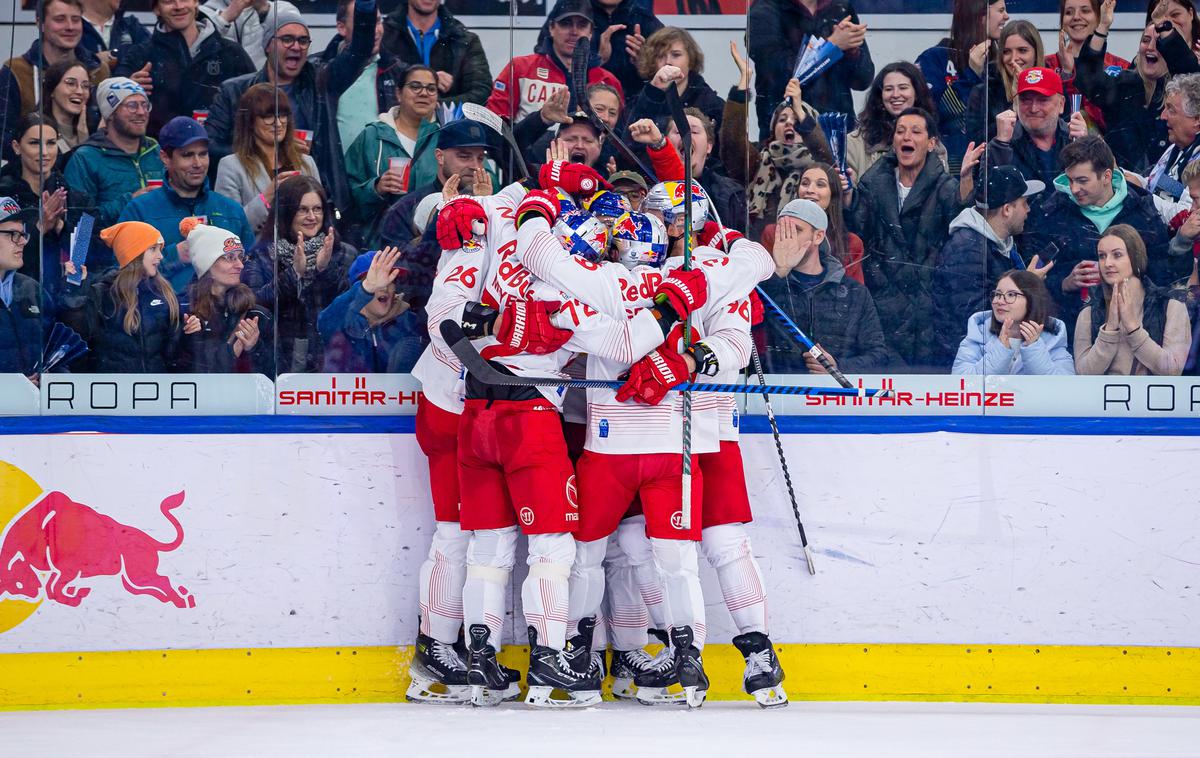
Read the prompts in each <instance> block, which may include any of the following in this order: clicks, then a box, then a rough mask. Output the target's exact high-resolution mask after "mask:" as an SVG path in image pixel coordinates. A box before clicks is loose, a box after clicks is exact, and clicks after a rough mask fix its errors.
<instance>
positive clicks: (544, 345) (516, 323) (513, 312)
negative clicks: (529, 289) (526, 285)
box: [496, 300, 573, 355]
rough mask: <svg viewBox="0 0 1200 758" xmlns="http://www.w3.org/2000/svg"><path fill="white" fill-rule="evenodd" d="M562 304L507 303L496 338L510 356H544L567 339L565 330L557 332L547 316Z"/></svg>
mask: <svg viewBox="0 0 1200 758" xmlns="http://www.w3.org/2000/svg"><path fill="white" fill-rule="evenodd" d="M561 305H562V303H560V302H557V301H553V302H551V301H543V300H510V301H509V302H508V304H507V305H505V306H504V314H503V315H502V316H501V318H500V330H499V331H498V332H496V339H498V340H500V344H502V345H504V346H505V347H507V348H508V349H509V350H511V351H513V352H512V353H510V354H513V355H515V354H517V353H531V354H533V355H546V354H547V353H553V352H554V351H555V350H558V349H559V348H560V347H562V346H563V345H564V344H566V342H567V340H569V339H571V335H572V334H573V332H571V331H570V330H569V329H559V328H558V327H557V326H555V325H554V324H552V323H550V317H551V316H552V315H553V314H554V312H555V311H557V310H558V308H559V306H561Z"/></svg>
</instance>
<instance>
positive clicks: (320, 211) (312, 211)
mask: <svg viewBox="0 0 1200 758" xmlns="http://www.w3.org/2000/svg"><path fill="white" fill-rule="evenodd" d="M296 215H297V216H324V215H325V208H323V207H322V206H320V205H314V206H313V207H311V208H309V207H308V206H304V205H302V206H300V207H299V208H297V209H296Z"/></svg>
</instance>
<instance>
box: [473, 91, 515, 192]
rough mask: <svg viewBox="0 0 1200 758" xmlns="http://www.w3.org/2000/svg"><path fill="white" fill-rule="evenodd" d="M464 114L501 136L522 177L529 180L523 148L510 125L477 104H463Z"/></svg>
mask: <svg viewBox="0 0 1200 758" xmlns="http://www.w3.org/2000/svg"><path fill="white" fill-rule="evenodd" d="M462 113H463V117H464V118H468V119H470V120H472V121H478V122H479V123H481V124H483V125H484V126H486V127H487V128H489V129H491V130H492V131H493V132H496V133H497V134H499V135H500V136H501V137H502V138H503V139H504V141H505V142H506V143H508V148H509V150H511V151H512V154H513V157H514V158H516V161H517V166H518V167H519V168H520V169H521V177H522V178H524V179H528V178H529V175H530V174H529V166H528V165H527V164H526V163H525V156H523V155H522V154H521V148H520V147H519V146H518V145H517V138H516V137H515V136H513V132H512V127H510V126H509V125H508V122H507V121H505V120H504V119H502V118H500V117H499V116H497V115H496V114H495V113H492V112H491V111H490V110H488V109H487V108H484V107H483V106H482V105H479V104H477V103H463V104H462Z"/></svg>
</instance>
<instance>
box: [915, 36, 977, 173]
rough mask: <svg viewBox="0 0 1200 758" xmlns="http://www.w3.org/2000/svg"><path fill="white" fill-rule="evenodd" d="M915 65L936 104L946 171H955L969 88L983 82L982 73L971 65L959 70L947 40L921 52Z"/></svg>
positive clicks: (964, 130) (964, 133)
mask: <svg viewBox="0 0 1200 758" xmlns="http://www.w3.org/2000/svg"><path fill="white" fill-rule="evenodd" d="M917 67H918V68H920V69H921V73H922V74H923V75H924V76H925V81H926V82H927V83H928V84H929V94H930V95H931V96H932V97H933V102H934V103H936V104H937V117H938V132H939V133H940V134H941V139H940V141H941V143H942V144H944V145H945V146H946V153H947V155H948V157H949V159H950V172H951V173H955V174H957V173H958V168H959V166H961V165H962V159H963V155H964V154H965V153H966V152H967V142H968V140H967V122H966V121H967V119H966V114H967V103H968V102H970V100H971V90H972V89H974V88H975V87H976V86H978V85H979V84H981V83H982V82H983V77H981V76H980V75H979V74H977V73H975V70H974V69H973V68H970V67H968V68H967V70H966V71H961V72H960V71H959V70H958V69H957V68H956V67H955V66H954V49H953V48H951V47H949V43H948V40H942V41H941V42H939V43H938V44H937V45H935V46H934V47H931V48H929V49H928V50H926V51H925V52H923V53H921V54H920V55H919V56H918V57H917ZM978 128H979V127H973V130H974V129H978Z"/></svg>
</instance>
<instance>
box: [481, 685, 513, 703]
mask: <svg viewBox="0 0 1200 758" xmlns="http://www.w3.org/2000/svg"><path fill="white" fill-rule="evenodd" d="M519 697H521V685H520V683H519V682H511V683H510V684H509V685H508V687H507V689H503V690H489V689H487V688H484V690H483V695H482V698H483V700H484V701H485V702H484V703H483V705H486V706H489V707H491V706H494V705H500V704H501V703H508V702H511V701H513V700H516V699H517V698H519Z"/></svg>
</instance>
